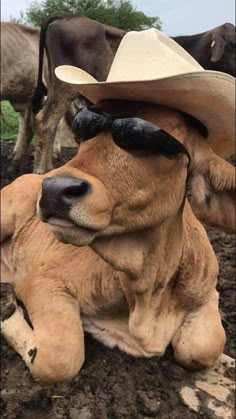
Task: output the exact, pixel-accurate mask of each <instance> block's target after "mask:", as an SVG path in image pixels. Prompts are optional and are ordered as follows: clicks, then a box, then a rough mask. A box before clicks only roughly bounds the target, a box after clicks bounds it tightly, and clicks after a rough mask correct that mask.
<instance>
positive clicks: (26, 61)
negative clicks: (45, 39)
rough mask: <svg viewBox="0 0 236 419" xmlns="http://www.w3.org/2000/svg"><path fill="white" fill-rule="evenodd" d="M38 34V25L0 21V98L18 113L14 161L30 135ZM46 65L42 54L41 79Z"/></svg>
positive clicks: (31, 134)
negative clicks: (34, 26) (7, 101)
mask: <svg viewBox="0 0 236 419" xmlns="http://www.w3.org/2000/svg"><path fill="white" fill-rule="evenodd" d="M39 33H40V29H39V28H33V27H30V26H26V25H21V24H18V23H10V22H1V58H2V59H1V100H9V102H10V103H11V105H12V106H13V108H14V109H15V111H16V112H19V130H18V136H17V141H16V145H15V148H14V150H13V160H14V161H19V159H20V158H21V157H22V155H23V154H24V152H25V150H26V148H27V146H28V144H29V143H30V141H31V139H32V137H33V113H32V106H31V98H32V95H33V92H34V89H35V86H36V85H37V76H38V50H39ZM46 68H47V60H46V57H45V61H44V70H43V80H44V82H45V76H46V71H47V70H46Z"/></svg>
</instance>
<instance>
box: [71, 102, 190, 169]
mask: <svg viewBox="0 0 236 419" xmlns="http://www.w3.org/2000/svg"><path fill="white" fill-rule="evenodd" d="M72 131H73V133H74V134H75V135H76V136H78V138H79V140H80V142H84V141H87V140H89V139H91V138H93V137H95V136H96V135H98V134H99V133H100V132H106V131H109V132H110V133H111V134H112V138H113V141H114V142H115V144H116V145H117V146H118V147H120V148H123V149H124V150H127V151H130V150H135V151H150V152H152V153H159V154H164V155H176V154H180V153H183V154H186V155H187V156H188V158H189V161H190V154H189V152H188V150H187V149H186V148H185V147H184V145H183V144H181V143H180V142H179V141H178V140H176V138H174V137H173V136H172V135H170V134H168V133H167V132H166V131H164V130H163V129H161V128H159V127H158V126H156V125H154V124H152V123H151V122H148V121H145V120H144V119H141V118H136V117H132V116H130V115H125V114H124V115H122V114H108V113H106V112H103V111H101V110H100V109H97V108H95V107H85V108H82V109H80V110H79V112H78V113H77V114H76V115H75V117H74V120H73V122H72Z"/></svg>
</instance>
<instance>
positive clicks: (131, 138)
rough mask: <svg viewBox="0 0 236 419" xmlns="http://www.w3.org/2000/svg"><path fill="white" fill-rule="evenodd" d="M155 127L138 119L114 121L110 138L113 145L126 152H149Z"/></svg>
mask: <svg viewBox="0 0 236 419" xmlns="http://www.w3.org/2000/svg"><path fill="white" fill-rule="evenodd" d="M156 130H157V127H156V126H154V125H153V124H151V123H147V122H146V121H144V120H142V119H140V118H125V119H116V120H115V121H113V126H112V136H113V139H114V141H115V143H116V144H117V145H118V146H119V147H121V148H124V149H126V150H149V149H151V146H152V138H153V132H155V131H156Z"/></svg>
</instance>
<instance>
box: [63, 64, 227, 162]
mask: <svg viewBox="0 0 236 419" xmlns="http://www.w3.org/2000/svg"><path fill="white" fill-rule="evenodd" d="M55 74H56V76H57V78H58V79H60V80H61V81H64V82H66V83H68V84H70V85H71V86H72V87H73V89H75V90H76V91H78V92H79V93H80V94H81V95H83V96H84V97H86V98H87V99H88V100H89V101H91V102H92V103H94V104H96V103H98V102H100V101H102V100H108V99H117V100H120V99H122V100H132V101H137V102H148V103H154V104H158V105H163V106H167V107H170V108H174V109H177V110H180V111H182V112H186V113H188V114H190V115H192V116H194V117H195V118H197V119H198V120H199V121H201V122H202V123H203V124H204V125H205V126H206V127H207V129H208V132H209V136H208V140H209V143H210V145H211V146H212V148H213V149H214V151H215V152H216V153H217V154H219V155H221V156H227V155H229V154H231V153H232V152H233V151H234V149H235V79H234V77H232V76H229V75H228V74H225V73H221V72H217V71H209V70H204V71H196V72H192V73H186V74H179V75H176V76H171V77H165V78H159V79H154V80H139V81H104V82H99V81H97V80H96V79H94V78H93V77H92V76H91V75H90V74H88V73H86V72H85V71H84V70H82V69H79V68H77V67H73V66H60V67H57V68H56V69H55Z"/></svg>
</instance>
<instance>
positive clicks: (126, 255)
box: [92, 214, 184, 337]
mask: <svg viewBox="0 0 236 419" xmlns="http://www.w3.org/2000/svg"><path fill="white" fill-rule="evenodd" d="M183 240H184V233H183V221H182V215H181V214H179V215H178V216H176V217H174V218H173V219H172V220H170V221H168V222H166V223H163V224H162V225H161V226H155V227H153V228H151V229H147V230H145V231H142V232H136V233H129V234H126V235H121V236H115V237H111V238H100V239H97V240H95V241H94V243H93V245H92V247H93V250H94V251H96V252H97V253H98V254H99V255H100V256H101V257H102V258H103V259H104V260H105V261H106V262H108V263H109V264H111V265H112V266H113V268H114V269H115V270H117V271H121V275H120V282H121V286H122V289H123V292H124V294H125V296H126V299H127V302H128V305H129V309H130V318H129V328H130V331H131V333H132V334H133V335H135V336H136V337H142V336H143V333H144V330H145V327H146V325H147V324H148V323H149V322H150V316H152V315H154V311H153V310H151V311H152V312H151V311H150V307H151V300H152V297H153V294H154V291H155V307H156V309H157V310H158V306H159V305H160V304H161V300H162V296H163V294H164V291H165V289H166V288H167V285H168V283H169V282H170V281H171V280H172V278H174V277H175V274H176V272H177V270H178V267H179V263H180V259H181V256H182V249H183Z"/></svg>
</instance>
